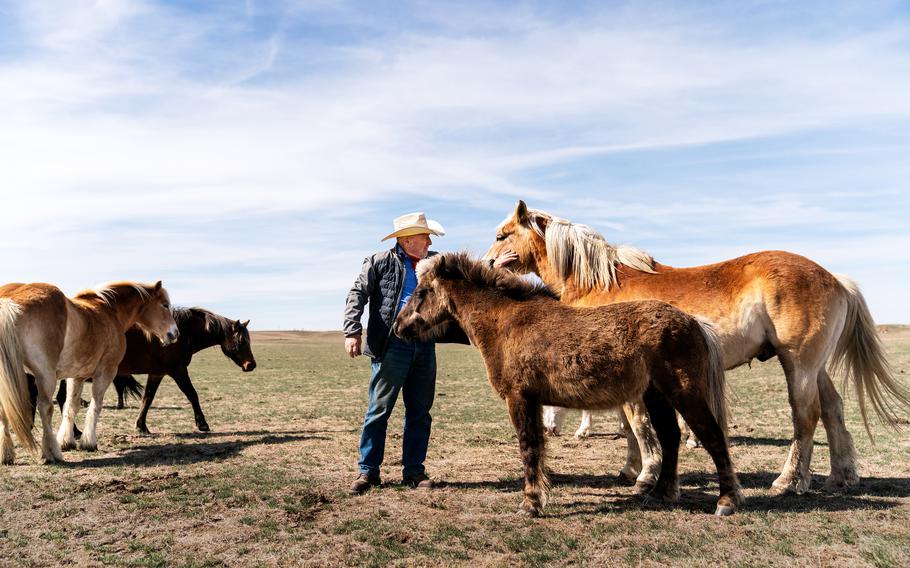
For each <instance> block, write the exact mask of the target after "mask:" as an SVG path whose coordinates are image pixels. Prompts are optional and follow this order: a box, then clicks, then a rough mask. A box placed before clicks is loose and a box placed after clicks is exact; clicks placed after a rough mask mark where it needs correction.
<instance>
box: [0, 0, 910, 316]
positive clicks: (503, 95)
mask: <svg viewBox="0 0 910 568" xmlns="http://www.w3.org/2000/svg"><path fill="white" fill-rule="evenodd" d="M519 199H523V200H525V201H526V202H527V203H528V205H529V206H531V207H535V208H538V209H542V210H544V211H547V212H549V213H552V214H554V215H557V216H560V217H563V218H567V219H570V220H572V221H575V222H578V223H585V224H588V225H590V226H592V227H594V228H595V229H597V230H598V231H600V233H601V234H602V235H603V236H604V237H605V238H606V239H607V241H609V242H612V243H615V244H629V245H634V246H637V247H639V248H642V249H644V250H646V251H648V252H649V253H651V254H652V255H653V256H654V257H655V259H657V260H658V261H660V262H662V263H664V264H669V265H673V266H693V265H698V264H706V263H712V262H718V261H721V260H723V259H727V258H732V257H735V256H738V255H742V254H746V253H749V252H754V251H758V250H766V249H783V250H789V251H792V252H795V253H798V254H802V255H805V256H808V257H809V258H812V259H813V260H815V261H817V262H819V263H820V264H822V265H823V266H825V267H826V268H828V269H829V270H831V271H833V272H837V273H842V274H846V275H848V276H849V277H851V278H852V279H854V280H856V281H857V282H858V283H859V285H860V288H861V290H862V291H863V293H864V295H865V297H866V300H867V301H868V303H869V306H870V308H871V310H872V313H873V316H874V317H875V319H876V321H877V322H879V323H910V302H908V301H907V300H906V297H907V295H906V291H907V289H908V284H907V283H908V281H910V222H908V214H910V4H908V3H906V2H877V1H874V0H873V1H868V2H837V1H823V2H811V1H807V2H790V1H781V2H777V1H760V2H749V1H743V2H729V3H723V2H660V1H648V2H643V1H641V2H639V1H631V2H619V1H617V2H572V3H552V2H471V1H462V2H451V3H448V2H435V1H434V2H430V1H426V2H409V1H401V2H384V1H368V2H347V1H332V0H314V1H302V0H301V1H286V2H282V1H275V2H258V1H253V0H249V1H247V2H229V1H224V2H199V3H187V2H150V1H134V0H107V1H102V0H99V1H85V0H65V1H61V2H41V1H35V2H16V1H6V0H0V200H2V201H0V259H2V261H0V281H2V282H13V281H18V282H33V281H43V282H50V283H53V284H56V285H57V286H59V287H60V288H61V289H62V290H63V291H64V292H66V293H67V294H70V295H72V294H74V293H76V292H77V291H79V290H80V289H83V288H86V287H90V286H92V285H94V284H97V283H99V282H104V281H109V280H123V279H129V280H140V281H152V282H153V281H155V280H159V279H160V280H163V282H164V285H165V287H166V288H167V289H168V290H169V291H170V294H171V298H172V301H173V302H174V303H175V304H177V305H184V306H192V305H198V306H204V307H207V308H210V309H212V310H214V311H216V312H219V313H221V314H223V315H226V316H228V317H232V318H236V319H250V320H251V324H250V328H251V329H258V330H268V329H306V330H336V329H340V328H341V324H342V312H343V308H344V302H345V297H346V295H347V292H348V290H349V289H350V287H351V284H352V283H353V280H354V278H355V276H356V275H357V274H358V272H359V270H360V266H361V263H362V262H363V259H364V257H366V256H367V255H369V254H372V253H374V252H378V251H381V250H384V249H385V248H387V247H388V242H386V243H382V242H380V239H381V238H382V237H383V236H385V235H386V234H387V233H389V232H391V227H392V219H393V218H394V217H396V216H398V215H401V214H403V213H407V212H411V211H424V212H425V213H426V214H427V216H428V217H429V218H431V219H435V220H437V221H439V222H440V223H442V224H443V225H444V226H445V228H446V230H447V235H446V236H445V237H441V238H438V239H436V242H435V244H434V247H433V248H434V249H437V250H442V251H444V250H460V249H467V250H470V251H473V252H475V253H477V254H481V253H483V252H484V251H485V250H486V249H487V247H488V246H489V244H490V243H491V242H492V240H493V238H494V229H495V227H496V225H497V224H498V223H499V222H500V221H502V220H503V219H504V218H505V217H506V216H507V215H508V214H509V213H511V211H513V210H514V207H515V203H516V201H517V200H519Z"/></svg>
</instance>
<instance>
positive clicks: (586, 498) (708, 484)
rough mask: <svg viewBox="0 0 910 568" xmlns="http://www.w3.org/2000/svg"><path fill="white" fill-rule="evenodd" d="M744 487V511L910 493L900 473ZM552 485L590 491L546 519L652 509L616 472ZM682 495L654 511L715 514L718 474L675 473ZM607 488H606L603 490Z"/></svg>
mask: <svg viewBox="0 0 910 568" xmlns="http://www.w3.org/2000/svg"><path fill="white" fill-rule="evenodd" d="M738 477H739V480H740V485H742V487H743V489H749V490H753V489H754V490H758V491H759V493H758V494H752V495H749V496H748V497H747V498H746V500H745V502H744V503H743V505H742V506H741V507H740V509H741V510H742V511H768V512H771V511H774V512H809V511H826V512H838V511H853V510H869V509H872V510H887V509H893V508H895V507H900V506H904V505H905V502H902V501H901V500H900V499H902V498H906V497H910V478H904V477H863V478H862V479H861V481H860V484H859V485H858V486H856V487H852V488H849V489H848V490H846V491H843V492H839V493H828V492H825V491H823V490H821V488H822V487H824V483H825V476H822V475H815V476H813V478H812V487H813V489H811V490H810V491H808V492H806V493H804V494H803V495H792V494H786V495H779V496H774V495H771V494H770V493H769V491H768V490H769V488H770V487H771V484H772V483H773V482H774V480H775V479H776V478H777V474H775V473H770V472H755V473H752V472H747V473H739V474H738ZM550 480H551V481H552V483H553V487H554V489H556V490H557V491H558V489H559V487H561V486H570V487H574V488H589V489H597V490H599V491H598V492H597V493H594V492H585V491H580V492H575V493H574V494H575V495H577V496H579V497H581V499H575V500H572V501H568V500H565V501H563V503H562V508H566V509H571V510H565V511H561V510H553V509H551V510H548V511H547V512H546V516H547V517H554V518H562V517H576V516H583V515H595V514H604V513H617V512H623V511H629V510H635V509H653V508H655V507H652V506H646V505H644V504H643V503H642V501H641V497H640V496H638V495H633V494H630V493H631V491H632V490H631V488H629V487H627V486H626V485H625V484H622V483H619V482H618V481H617V478H616V476H615V475H596V474H575V473H568V474H567V473H554V472H551V473H550ZM679 483H680V488H681V494H680V499H679V502H678V503H676V504H675V505H672V506H660V507H657V508H658V509H671V508H673V509H682V510H689V511H692V512H704V513H713V512H714V508H715V506H716V501H717V493H716V490H715V489H714V487H716V483H717V475H716V474H708V473H690V474H682V475H680V476H679ZM446 486H447V487H452V488H456V489H494V490H496V491H499V492H503V493H517V494H520V493H521V492H522V491H523V489H524V480H523V479H521V478H514V479H513V478H504V479H499V480H496V481H469V482H458V481H455V482H451V481H450V482H447V483H446ZM604 490H607V491H604Z"/></svg>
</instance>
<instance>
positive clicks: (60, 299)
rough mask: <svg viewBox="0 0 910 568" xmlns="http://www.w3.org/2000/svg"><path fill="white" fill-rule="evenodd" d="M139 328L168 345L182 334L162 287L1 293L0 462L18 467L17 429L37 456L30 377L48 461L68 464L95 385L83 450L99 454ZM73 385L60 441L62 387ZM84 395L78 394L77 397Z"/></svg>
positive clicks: (9, 289) (31, 288) (9, 287)
mask: <svg viewBox="0 0 910 568" xmlns="http://www.w3.org/2000/svg"><path fill="white" fill-rule="evenodd" d="M133 325H137V326H139V327H140V328H141V329H143V330H144V331H145V332H146V333H147V334H148V335H149V336H152V335H154V336H155V337H157V338H158V339H159V340H160V341H161V342H162V343H172V342H174V341H176V339H177V337H178V335H179V332H178V330H177V324H176V322H174V317H173V315H172V314H171V306H170V298H169V297H168V293H167V291H166V290H165V289H164V288H163V287H162V286H161V282H160V281H159V282H157V283H156V284H153V285H149V284H137V283H134V282H115V283H111V284H105V285H102V286H100V287H98V288H95V289H92V290H85V291H83V292H80V293H79V294H76V296H75V297H73V298H72V299H70V298H67V297H66V295H64V294H63V292H61V291H60V289H59V288H57V287H55V286H51V285H50V284H19V283H15V284H6V285H5V286H2V287H0V428H2V430H3V431H2V432H0V459H2V462H3V463H4V464H11V463H13V461H14V460H15V454H14V450H13V441H12V438H11V437H10V427H12V430H13V431H14V432H15V433H16V436H17V437H18V438H19V441H20V442H21V443H23V444H24V445H25V446H27V447H28V448H29V449H32V450H36V449H37V447H36V444H35V440H34V437H33V436H32V426H33V415H32V412H31V401H30V400H29V389H28V383H27V381H26V376H25V373H26V369H27V370H28V371H29V372H30V373H31V374H32V375H34V376H35V382H36V386H37V390H38V411H39V413H40V415H41V425H42V430H43V432H42V440H41V460H42V462H44V463H54V462H62V461H63V454H62V453H61V451H60V450H61V446H63V448H64V449H69V448H71V447H74V446H75V440H74V438H73V428H72V425H73V418H74V417H75V411H76V409H75V407H74V405H73V404H71V403H72V402H73V401H76V402H75V403H76V404H78V401H79V400H80V399H81V397H80V393H81V390H82V381H83V380H85V379H87V378H89V377H92V378H93V382H92V401H91V403H90V404H89V408H88V413H87V414H86V417H85V427H84V430H85V431H84V433H83V435H82V439H81V440H80V446H81V448H82V449H85V450H94V449H96V448H97V446H98V442H97V437H96V435H95V431H96V428H97V425H98V417H99V415H100V414H101V403H102V400H103V399H104V392H105V391H106V390H107V387H108V386H109V385H110V384H111V381H113V380H114V376H115V375H116V374H117V365H118V364H119V363H120V360H121V359H123V353H124V351H125V350H126V330H127V329H129V328H130V327H131V326H133ZM66 378H72V379H75V381H72V383H73V385H75V387H74V392H72V393H70V397H69V400H68V401H67V404H66V407H65V408H64V411H63V421H62V423H61V424H60V430H59V432H58V435H57V438H55V437H54V434H53V431H52V429H51V415H52V413H53V408H54V407H53V402H52V400H53V396H54V390H55V387H56V385H57V381H58V380H60V379H66ZM76 389H78V391H76Z"/></svg>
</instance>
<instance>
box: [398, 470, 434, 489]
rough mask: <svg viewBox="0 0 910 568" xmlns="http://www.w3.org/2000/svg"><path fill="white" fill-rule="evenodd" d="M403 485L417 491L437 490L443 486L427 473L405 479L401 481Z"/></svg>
mask: <svg viewBox="0 0 910 568" xmlns="http://www.w3.org/2000/svg"><path fill="white" fill-rule="evenodd" d="M401 484H402V485H407V486H408V487H413V488H415V489H436V488H437V487H440V486H441V483H439V482H437V481H433V480H432V479H430V478H429V477H428V476H427V474H425V473H421V474H420V475H409V476H407V477H404V478H402V479H401Z"/></svg>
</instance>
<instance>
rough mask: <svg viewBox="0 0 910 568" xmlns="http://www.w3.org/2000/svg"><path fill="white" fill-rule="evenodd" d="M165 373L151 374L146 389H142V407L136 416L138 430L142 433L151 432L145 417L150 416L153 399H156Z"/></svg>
mask: <svg viewBox="0 0 910 568" xmlns="http://www.w3.org/2000/svg"><path fill="white" fill-rule="evenodd" d="M163 378H164V375H149V378H148V381H147V382H146V383H145V390H144V391H142V407H141V408H140V409H139V416H138V417H137V418H136V431H138V432H139V433H140V434H151V432H149V429H148V426H146V425H145V418H146V416H148V413H149V408H151V407H152V401H154V400H155V393H157V392H158V386H159V385H160V384H161V379H163Z"/></svg>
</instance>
